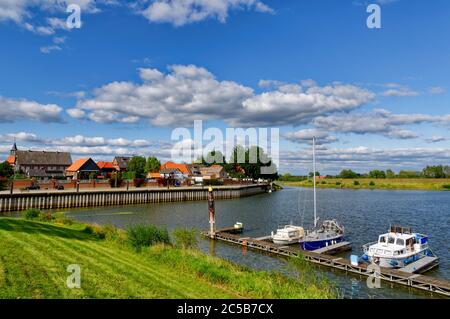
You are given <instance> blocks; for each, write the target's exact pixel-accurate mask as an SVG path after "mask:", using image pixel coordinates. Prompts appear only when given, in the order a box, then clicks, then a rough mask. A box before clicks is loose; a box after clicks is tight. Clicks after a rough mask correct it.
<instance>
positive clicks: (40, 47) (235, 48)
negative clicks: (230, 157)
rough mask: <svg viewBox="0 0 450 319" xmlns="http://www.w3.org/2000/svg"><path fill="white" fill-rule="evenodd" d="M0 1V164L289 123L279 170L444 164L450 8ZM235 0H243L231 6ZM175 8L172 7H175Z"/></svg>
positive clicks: (153, 148) (412, 3)
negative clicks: (195, 128)
mask: <svg viewBox="0 0 450 319" xmlns="http://www.w3.org/2000/svg"><path fill="white" fill-rule="evenodd" d="M372 2H375V0H373V1H367V2H366V1H362V0H359V1H357V0H355V1H351V0H349V1H338V0H315V1H312V0H308V1H307V0H296V1H294V0H293V1H288V0H286V1H271V0H261V1H258V0H234V1H231V0H210V1H206V0H172V1H169V0H155V1H151V0H150V1H142V0H141V1H126V2H124V1H120V2H119V1H111V0H109V1H107V0H103V1H90V0H82V1H80V0H79V1H70V3H79V4H80V5H81V9H82V10H81V13H82V16H81V19H82V23H83V24H82V27H81V28H80V29H72V30H67V28H66V27H65V20H66V18H67V16H68V15H69V14H68V13H66V12H65V7H66V5H67V3H66V2H65V1H55V0H33V1H28V0H18V1H8V0H0V41H1V44H2V46H1V47H2V49H1V50H0V137H1V140H0V159H4V158H6V156H7V154H8V150H9V149H10V147H11V142H12V140H13V139H14V137H15V138H16V140H17V143H18V145H19V148H23V149H28V148H31V149H59V150H70V151H72V153H73V157H74V158H77V157H82V156H87V155H88V156H93V157H94V158H95V159H98V160H108V159H111V158H112V157H113V156H114V155H116V154H143V155H157V156H159V157H161V158H162V159H168V158H169V155H170V148H171V146H172V144H173V143H174V141H171V139H170V137H171V132H172V130H173V129H174V128H176V127H185V126H186V127H188V126H191V125H192V124H193V120H195V119H197V120H204V121H205V125H206V126H215V127H218V128H221V129H225V128H226V127H278V128H280V135H281V137H280V138H281V141H280V170H281V171H282V172H288V171H290V172H292V173H304V172H305V171H308V170H310V163H309V162H310V152H309V149H310V145H309V144H308V143H309V140H310V137H311V136H312V135H316V136H317V137H318V140H319V144H320V145H319V147H318V149H319V150H318V153H319V161H320V163H321V170H322V171H323V172H329V173H333V172H337V171H339V170H340V169H342V168H344V167H348V168H353V169H355V170H358V171H362V172H363V171H365V170H367V169H371V168H393V169H395V170H397V171H398V170H399V169H421V168H422V167H423V166H425V165H429V164H449V158H450V136H449V129H450V107H449V101H450V94H449V89H450V77H449V74H450V59H449V58H448V57H449V53H450V40H448V32H449V31H450V19H448V17H449V14H450V3H448V1H445V0H433V1H423V0H408V1H406V0H397V1H386V0H384V1H379V4H380V5H381V10H382V11H381V12H382V15H381V18H382V28H381V29H376V30H375V29H368V28H367V26H366V19H367V17H368V15H369V14H368V13H366V7H367V5H368V4H369V3H372ZM233 4H234V5H233ZM167 8H168V10H165V9H167Z"/></svg>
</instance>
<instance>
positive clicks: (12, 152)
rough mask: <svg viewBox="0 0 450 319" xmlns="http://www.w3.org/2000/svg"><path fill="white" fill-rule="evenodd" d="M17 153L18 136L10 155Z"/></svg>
mask: <svg viewBox="0 0 450 319" xmlns="http://www.w3.org/2000/svg"><path fill="white" fill-rule="evenodd" d="M16 153H17V144H16V138H14V145H13V147H12V149H11V151H10V155H13V156H16Z"/></svg>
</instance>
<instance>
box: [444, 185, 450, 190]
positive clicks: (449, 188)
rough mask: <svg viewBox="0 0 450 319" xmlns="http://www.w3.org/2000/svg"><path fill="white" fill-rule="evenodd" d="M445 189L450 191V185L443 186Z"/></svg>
mask: <svg viewBox="0 0 450 319" xmlns="http://www.w3.org/2000/svg"><path fill="white" fill-rule="evenodd" d="M442 187H443V188H445V189H448V190H450V184H445V185H442Z"/></svg>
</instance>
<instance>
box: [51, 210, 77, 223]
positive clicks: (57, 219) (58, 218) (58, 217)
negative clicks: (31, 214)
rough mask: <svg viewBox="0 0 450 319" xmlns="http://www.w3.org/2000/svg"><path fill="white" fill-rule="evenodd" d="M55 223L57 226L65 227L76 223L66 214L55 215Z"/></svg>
mask: <svg viewBox="0 0 450 319" xmlns="http://www.w3.org/2000/svg"><path fill="white" fill-rule="evenodd" d="M53 217H54V219H53V221H54V222H55V223H57V224H63V225H72V224H73V223H74V221H73V219H72V218H69V217H67V216H66V214H64V212H57V213H55V214H54V216H53Z"/></svg>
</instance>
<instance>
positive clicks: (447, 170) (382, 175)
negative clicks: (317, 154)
mask: <svg viewBox="0 0 450 319" xmlns="http://www.w3.org/2000/svg"><path fill="white" fill-rule="evenodd" d="M313 176H314V174H313V172H310V173H309V175H308V176H293V175H291V174H284V175H281V176H280V178H279V180H281V181H292V182H294V181H302V180H305V179H308V178H312V177H313ZM316 176H321V175H320V172H316ZM326 177H328V178H343V179H352V178H375V179H386V178H450V166H445V165H436V166H427V167H425V168H424V169H423V170H422V171H415V170H401V171H399V172H398V173H395V172H394V171H393V170H391V169H388V170H379V169H375V170H371V171H369V172H368V173H365V174H359V173H357V172H355V171H353V170H351V169H343V170H342V171H341V172H340V173H339V174H338V175H327V176H326Z"/></svg>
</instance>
